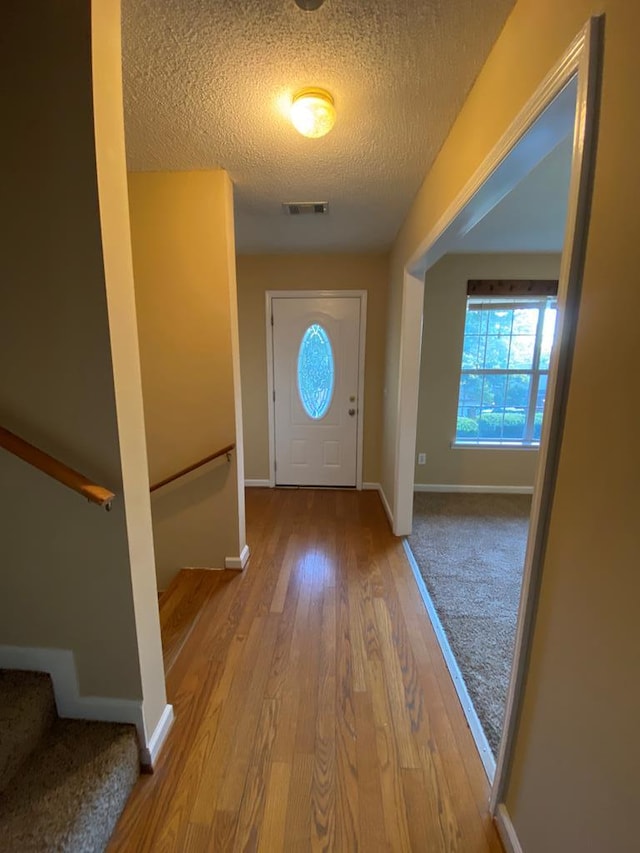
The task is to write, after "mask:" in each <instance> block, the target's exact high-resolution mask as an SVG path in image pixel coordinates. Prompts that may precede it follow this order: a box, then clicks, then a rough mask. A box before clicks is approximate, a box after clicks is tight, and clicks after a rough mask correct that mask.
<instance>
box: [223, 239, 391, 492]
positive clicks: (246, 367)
mask: <svg viewBox="0 0 640 853" xmlns="http://www.w3.org/2000/svg"><path fill="white" fill-rule="evenodd" d="M387 277H388V256H387V255H385V254H360V255H357V254H356V255H347V254H345V255H340V254H336V255H244V256H240V257H239V258H238V308H239V322H240V365H241V372H242V395H243V406H244V424H245V429H244V443H245V465H246V476H247V479H249V480H252V479H255V480H266V479H268V478H269V424H268V401H267V360H266V352H267V344H266V327H265V293H266V291H267V290H366V291H367V294H368V295H367V340H366V352H365V374H366V375H365V388H364V454H363V479H364V480H365V481H368V482H374V483H376V482H379V480H380V469H379V458H380V449H381V419H382V377H383V372H384V337H385V307H386V299H387Z"/></svg>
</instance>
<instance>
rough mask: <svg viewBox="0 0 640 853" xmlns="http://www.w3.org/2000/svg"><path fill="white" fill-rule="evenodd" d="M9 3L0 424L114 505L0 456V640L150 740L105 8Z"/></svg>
mask: <svg viewBox="0 0 640 853" xmlns="http://www.w3.org/2000/svg"><path fill="white" fill-rule="evenodd" d="M9 5H10V7H11V9H10V13H9V14H8V15H7V16H6V18H5V21H4V36H5V39H6V42H5V49H4V51H3V54H2V64H3V74H4V76H5V79H7V80H11V95H12V97H10V98H6V99H5V100H4V106H3V109H4V119H5V121H6V122H7V127H11V133H7V134H3V135H2V141H1V143H0V144H1V145H2V168H3V178H2V185H3V204H2V228H1V229H0V233H1V234H2V238H1V239H2V251H1V252H0V258H1V261H0V263H1V264H2V274H1V276H0V280H1V281H2V308H1V310H0V362H1V363H2V365H3V369H2V371H0V388H1V397H2V410H1V411H0V422H2V423H3V424H4V425H6V426H7V427H9V428H10V429H13V430H14V431H16V432H17V433H19V434H21V435H23V436H24V437H25V438H27V439H28V440H30V441H32V442H33V443H35V444H37V445H38V446H40V447H42V448H43V449H44V450H45V451H48V452H50V453H51V454H53V455H54V456H56V457H58V458H60V459H62V460H63V461H65V462H66V463H67V464H69V465H71V466H72V467H74V468H76V469H78V470H80V471H82V472H84V473H86V474H87V475H88V476H89V477H91V478H94V479H95V480H96V481H97V482H98V483H101V484H104V485H105V486H107V487H109V488H111V489H112V490H113V491H115V492H116V495H117V496H116V499H115V501H114V505H113V510H112V512H111V513H106V512H104V511H103V510H100V509H98V508H97V507H95V506H93V505H90V504H88V503H87V502H86V501H85V500H83V499H82V498H81V497H80V496H78V495H77V494H75V493H73V492H71V491H68V490H66V489H65V488H64V487H63V486H61V485H60V484H58V483H57V482H55V481H53V480H51V479H49V478H47V477H46V476H45V475H43V474H42V473H40V472H38V471H36V470H35V469H32V468H30V467H28V466H27V465H26V464H25V463H23V462H21V461H19V460H17V459H15V458H14V457H12V456H10V455H9V454H7V453H5V452H4V451H1V452H0V469H1V472H0V483H1V494H2V507H3V509H2V516H3V518H2V537H1V539H0V543H1V565H2V591H1V593H0V645H16V646H25V647H41V648H58V649H70V650H72V651H73V652H74V653H75V659H76V664H77V669H78V676H79V682H80V691H81V693H82V694H85V695H93V696H98V697H100V696H103V697H117V698H125V699H134V700H136V699H142V700H143V702H144V706H145V707H144V722H145V725H146V727H147V730H148V731H149V732H150V731H152V730H153V728H154V727H155V725H156V723H157V722H158V719H159V716H160V713H161V712H162V710H163V709H164V704H165V701H166V700H165V695H164V672H163V669H162V657H161V649H160V634H159V623H158V610H157V599H156V590H155V583H154V575H153V547H152V541H151V517H150V508H149V500H148V497H147V498H146V499H141V495H144V494H145V492H146V485H147V475H146V470H145V469H146V465H145V458H146V457H145V446H144V440H143V439H141V438H140V434H141V391H140V382H139V369H138V364H137V344H136V337H135V314H134V310H133V308H134V306H133V280H132V274H131V262H130V248H129V241H128V227H127V220H126V210H127V199H126V179H125V165H124V136H123V126H122V101H121V98H120V91H121V89H120V21H119V16H118V6H117V4H113V3H110V2H108V1H107V0H95V2H94V3H93V4H92V5H91V4H87V3H85V2H80V0H77V2H70V3H68V4H66V5H65V8H64V10H62V9H61V8H60V7H59V6H58V5H57V4H44V5H43V4H37V10H36V9H35V8H34V7H35V5H36V4H32V3H24V2H17V0H14V2H11V3H10V4H9ZM92 12H93V15H94V17H95V19H96V22H95V27H96V29H99V31H100V37H99V39H98V42H99V43H98V44H97V45H96V53H95V62H94V64H93V68H92V57H91V47H92V27H91V13H92ZM92 71H95V77H96V86H95V89H94V90H93V91H92V85H91V80H92ZM92 106H93V107H94V109H92ZM94 120H95V133H96V145H94ZM96 147H97V156H98V164H96ZM98 190H99V192H98ZM101 220H102V221H101ZM110 316H111V321H112V323H113V324H114V325H116V324H117V325H118V327H119V328H118V329H117V330H115V329H114V330H112V331H113V340H111V339H110V328H109V319H110ZM125 360H126V362H127V365H126V368H127V375H126V377H125V376H123V370H122V367H123V362H124V361H125ZM131 436H137V437H135V438H134V440H133V441H132V440H131ZM134 450H135V453H133V452H132V451H134ZM128 528H131V529H132V530H134V531H135V532H132V536H131V540H130V539H129V536H128ZM134 562H135V565H134ZM138 620H139V621H138Z"/></svg>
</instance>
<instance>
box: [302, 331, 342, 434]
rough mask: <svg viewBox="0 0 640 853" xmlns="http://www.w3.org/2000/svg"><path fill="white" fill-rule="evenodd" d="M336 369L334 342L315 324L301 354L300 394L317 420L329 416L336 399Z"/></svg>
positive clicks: (304, 337)
mask: <svg viewBox="0 0 640 853" xmlns="http://www.w3.org/2000/svg"><path fill="white" fill-rule="evenodd" d="M333 384H334V366H333V350H332V348H331V341H330V340H329V336H328V335H327V333H326V332H325V330H324V329H323V328H322V326H320V325H319V324H318V323H314V324H313V325H312V326H309V328H308V329H307V330H306V332H305V333H304V335H303V336H302V341H301V342H300V349H299V350H298V394H299V396H300V402H301V403H302V406H303V408H304V410H305V412H306V413H307V414H308V415H309V417H310V418H313V419H314V420H319V419H320V418H322V417H324V415H326V413H327V411H328V409H329V406H330V405H331V398H332V397H333Z"/></svg>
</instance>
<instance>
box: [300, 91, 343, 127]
mask: <svg viewBox="0 0 640 853" xmlns="http://www.w3.org/2000/svg"><path fill="white" fill-rule="evenodd" d="M335 120H336V108H335V106H334V105H333V98H332V97H331V95H330V94H329V92H326V91H325V90H324V89H302V90H301V91H300V92H298V93H297V94H296V95H294V97H293V102H292V104H291V121H292V123H293V126H294V127H295V129H296V130H297V131H298V133H301V134H302V135H303V136H308V137H309V138H310V139H318V137H320V136H324V135H325V134H327V133H329V131H330V130H331V128H332V127H333V125H334V123H335Z"/></svg>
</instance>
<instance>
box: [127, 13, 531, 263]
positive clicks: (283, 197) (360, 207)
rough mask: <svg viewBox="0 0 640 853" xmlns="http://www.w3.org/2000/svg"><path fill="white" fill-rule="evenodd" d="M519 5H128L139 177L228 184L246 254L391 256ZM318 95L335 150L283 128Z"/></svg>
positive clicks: (132, 125)
mask: <svg viewBox="0 0 640 853" xmlns="http://www.w3.org/2000/svg"><path fill="white" fill-rule="evenodd" d="M514 2H515V0H360V2H357V0H326V2H325V4H324V5H323V6H322V7H321V8H320V9H319V10H318V11H316V12H304V11H302V10H300V9H299V8H298V7H297V6H296V5H295V3H294V0H123V4H122V6H123V55H124V81H125V116H126V132H127V150H128V158H129V168H130V169H132V170H143V171H145V170H185V169H212V168H224V169H226V170H227V171H228V172H229V174H230V176H231V179H232V180H233V182H234V185H235V205H236V240H237V247H238V251H240V252H285V251H307V250H317V251H346V250H362V249H372V248H386V247H388V246H389V245H390V244H391V242H392V241H393V238H394V237H395V234H396V233H397V230H398V228H399V227H400V225H401V224H402V221H403V219H404V217H405V215H406V213H407V210H408V208H409V205H410V203H411V201H412V199H413V197H414V195H415V193H416V192H417V190H418V188H419V186H420V184H421V182H422V180H423V178H424V175H425V174H426V172H427V170H428V169H429V167H430V165H431V163H432V162H433V160H434V158H435V156H436V154H437V153H438V151H439V149H440V147H441V145H442V143H443V142H444V140H445V138H446V136H447V133H448V131H449V128H450V127H451V125H452V123H453V121H454V119H455V117H456V115H457V113H458V111H459V110H460V107H461V106H462V104H463V102H464V99H465V97H466V94H467V92H468V91H469V88H470V87H471V85H472V83H473V81H474V80H475V77H476V75H477V74H478V72H479V70H480V68H481V67H482V64H483V62H484V60H485V58H486V56H487V54H488V52H489V50H490V49H491V46H492V44H493V42H494V41H495V39H496V37H497V35H498V33H499V32H500V29H501V28H502V25H503V23H504V21H505V19H506V16H507V15H508V13H509V11H510V10H511V8H512V7H513V5H514ZM309 85H315V86H322V87H324V88H326V89H328V90H329V91H330V92H331V93H332V94H333V96H334V99H335V103H336V108H337V111H338V119H337V122H336V125H335V127H334V129H333V131H332V132H331V133H330V134H329V135H328V136H326V137H324V138H322V139H316V140H313V139H305V138H303V137H301V136H299V135H298V134H297V132H296V131H295V130H294V129H293V127H292V126H291V124H290V123H289V121H288V118H287V115H286V113H287V107H288V105H289V104H290V102H291V96H292V95H293V94H294V93H295V92H296V91H297V90H298V89H300V88H303V87H304V86H309ZM283 201H328V202H329V205H330V210H329V214H328V215H326V216H319V217H311V216H308V217H307V216H305V217H299V218H296V217H286V216H284V215H283V214H282V212H281V209H280V203H281V202H283Z"/></svg>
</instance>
